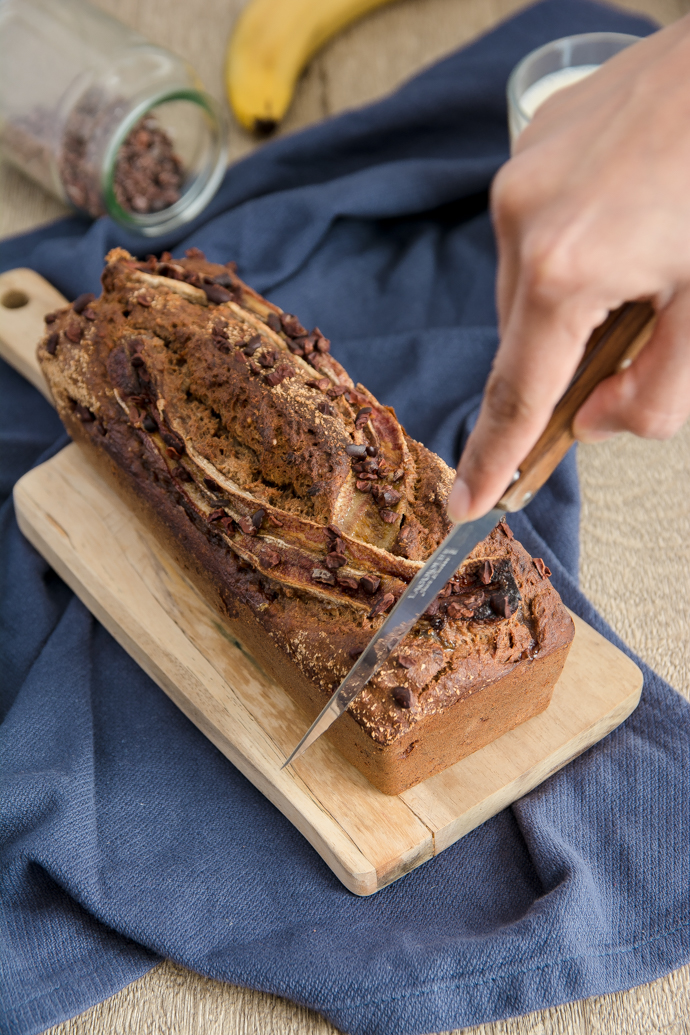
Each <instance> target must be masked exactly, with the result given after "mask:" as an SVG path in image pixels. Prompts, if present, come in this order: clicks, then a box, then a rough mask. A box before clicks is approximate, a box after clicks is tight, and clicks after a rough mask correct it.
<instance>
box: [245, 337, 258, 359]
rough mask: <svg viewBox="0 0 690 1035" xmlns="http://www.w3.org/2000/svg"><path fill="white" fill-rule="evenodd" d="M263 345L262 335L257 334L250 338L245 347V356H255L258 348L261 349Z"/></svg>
mask: <svg viewBox="0 0 690 1035" xmlns="http://www.w3.org/2000/svg"><path fill="white" fill-rule="evenodd" d="M261 345H262V340H261V335H260V334H255V335H254V337H253V338H250V339H249V341H248V342H247V344H246V345H245V346H244V348H243V350H242V351H243V352H244V354H245V356H253V355H254V353H255V352H256V351H257V349H260V348H261Z"/></svg>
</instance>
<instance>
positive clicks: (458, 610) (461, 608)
mask: <svg viewBox="0 0 690 1035" xmlns="http://www.w3.org/2000/svg"><path fill="white" fill-rule="evenodd" d="M473 613H474V612H473V611H471V610H470V608H469V607H465V605H464V604H459V603H457V602H456V601H455V600H454V601H453V602H452V603H450V604H449V605H448V607H447V608H446V614H447V615H448V617H449V618H453V619H457V618H471V617H472V615H473Z"/></svg>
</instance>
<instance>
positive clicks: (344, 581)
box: [335, 575, 359, 589]
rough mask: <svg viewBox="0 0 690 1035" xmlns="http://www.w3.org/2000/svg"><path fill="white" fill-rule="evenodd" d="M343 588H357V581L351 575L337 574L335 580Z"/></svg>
mask: <svg viewBox="0 0 690 1035" xmlns="http://www.w3.org/2000/svg"><path fill="white" fill-rule="evenodd" d="M335 581H336V582H337V583H338V585H339V586H342V588H343V589H357V588H358V585H359V583H358V582H357V579H353V578H352V576H351V575H338V576H337V577H336V580H335Z"/></svg>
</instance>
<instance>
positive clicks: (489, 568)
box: [479, 561, 543, 586]
mask: <svg viewBox="0 0 690 1035" xmlns="http://www.w3.org/2000/svg"><path fill="white" fill-rule="evenodd" d="M542 563H543V562H542ZM493 577H494V566H493V564H492V563H491V561H484V564H483V565H482V570H481V573H480V575H479V578H480V580H481V582H483V584H484V585H485V586H488V585H489V583H490V582H491V580H492V579H493Z"/></svg>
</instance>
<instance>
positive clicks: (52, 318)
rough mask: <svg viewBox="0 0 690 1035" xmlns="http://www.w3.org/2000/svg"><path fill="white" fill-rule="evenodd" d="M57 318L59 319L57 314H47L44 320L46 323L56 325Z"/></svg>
mask: <svg viewBox="0 0 690 1035" xmlns="http://www.w3.org/2000/svg"><path fill="white" fill-rule="evenodd" d="M57 318H58V314H57V313H46V315H45V316H44V317H43V320H44V322H45V323H55V321H56V320H57Z"/></svg>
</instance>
